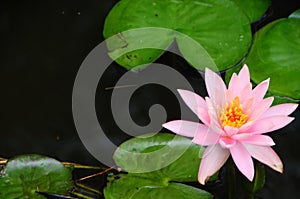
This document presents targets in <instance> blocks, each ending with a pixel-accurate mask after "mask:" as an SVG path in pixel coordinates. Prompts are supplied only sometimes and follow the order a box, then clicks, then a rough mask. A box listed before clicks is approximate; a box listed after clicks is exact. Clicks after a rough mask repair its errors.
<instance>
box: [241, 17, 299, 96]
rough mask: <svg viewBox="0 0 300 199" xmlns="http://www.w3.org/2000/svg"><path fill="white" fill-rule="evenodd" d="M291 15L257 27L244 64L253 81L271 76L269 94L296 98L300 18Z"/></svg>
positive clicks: (259, 80)
mask: <svg viewBox="0 0 300 199" xmlns="http://www.w3.org/2000/svg"><path fill="white" fill-rule="evenodd" d="M293 16H297V15H296V14H295V15H291V17H290V18H284V19H279V20H276V21H274V22H272V23H270V24H268V25H267V26H265V27H264V28H262V29H261V30H259V31H258V32H257V33H256V34H255V36H254V42H253V46H252V48H251V51H250V53H249V56H248V58H247V59H246V63H247V64H248V66H249V69H250V72H251V79H252V80H253V81H254V83H256V84H257V83H259V82H261V81H262V80H264V79H267V78H268V77H270V78H271V81H270V87H269V91H270V92H271V93H272V94H274V95H278V96H283V97H289V98H292V99H296V100H299V99H300V87H299V85H300V78H299V74H300V67H299V63H300V56H299V55H300V18H297V17H293Z"/></svg>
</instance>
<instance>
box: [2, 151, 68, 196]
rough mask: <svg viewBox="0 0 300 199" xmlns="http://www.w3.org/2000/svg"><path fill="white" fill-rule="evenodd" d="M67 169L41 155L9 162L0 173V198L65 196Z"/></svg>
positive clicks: (21, 157)
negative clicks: (45, 194) (50, 194)
mask: <svg viewBox="0 0 300 199" xmlns="http://www.w3.org/2000/svg"><path fill="white" fill-rule="evenodd" d="M71 179H72V174H71V170H70V169H68V168H66V167H65V166H64V165H62V164H61V163H60V162H59V161H57V160H55V159H52V158H49V157H45V156H41V155H22V156H18V157H15V158H12V159H10V160H9V161H8V162H7V164H6V166H5V168H4V169H3V170H2V171H1V174H0V198H6V199H13V198H32V199H43V198H45V197H44V196H42V195H40V194H38V193H36V191H40V192H47V193H53V194H61V195H64V194H67V193H68V191H69V190H70V189H71V188H72V186H73V184H72V181H71Z"/></svg>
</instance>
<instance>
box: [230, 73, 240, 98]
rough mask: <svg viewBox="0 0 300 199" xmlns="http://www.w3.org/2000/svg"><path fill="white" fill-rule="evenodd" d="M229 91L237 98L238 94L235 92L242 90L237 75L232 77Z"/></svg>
mask: <svg viewBox="0 0 300 199" xmlns="http://www.w3.org/2000/svg"><path fill="white" fill-rule="evenodd" d="M228 90H230V91H231V93H232V95H233V96H234V97H235V96H236V93H235V91H239V90H240V84H239V77H238V76H237V74H236V73H233V74H232V76H231V79H230V81H229V85H228Z"/></svg>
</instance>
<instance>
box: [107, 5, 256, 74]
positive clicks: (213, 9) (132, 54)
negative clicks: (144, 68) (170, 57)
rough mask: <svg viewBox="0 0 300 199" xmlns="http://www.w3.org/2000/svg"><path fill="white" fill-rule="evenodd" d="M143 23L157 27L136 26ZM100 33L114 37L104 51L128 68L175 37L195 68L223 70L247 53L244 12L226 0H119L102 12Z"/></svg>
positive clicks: (150, 59) (147, 59)
mask: <svg viewBox="0 0 300 199" xmlns="http://www.w3.org/2000/svg"><path fill="white" fill-rule="evenodd" d="M145 27H151V28H155V27H156V28H158V30H157V32H154V33H153V32H145V31H144V29H142V31H141V30H140V28H145ZM132 29H133V30H132ZM162 29H165V30H164V31H162ZM127 30H131V31H130V33H127V34H125V33H124V31H127ZM140 31H141V32H140ZM103 35H104V37H105V38H106V39H107V38H109V37H112V36H113V37H112V38H111V39H110V41H107V47H108V50H109V51H110V52H109V55H110V56H111V57H112V58H113V59H114V60H115V61H116V62H117V63H119V64H120V65H122V66H123V67H125V68H127V69H133V68H134V69H137V68H138V67H139V66H141V65H145V64H149V63H152V62H153V61H155V60H156V59H158V58H159V57H160V55H161V54H162V53H163V52H164V51H165V50H166V49H167V48H168V47H169V46H170V45H171V43H172V42H173V41H175V40H176V41H177V43H178V46H179V50H180V52H181V53H182V55H183V56H184V57H185V58H186V60H187V61H188V62H189V63H190V64H191V65H192V66H193V67H195V68H196V69H198V70H203V69H204V68H205V67H209V68H211V69H213V70H225V69H227V68H229V67H231V66H233V65H235V64H236V63H237V62H238V61H239V60H241V59H242V58H243V57H244V56H245V55H246V53H247V52H248V49H249V47H250V44H251V39H252V35H251V28H250V21H249V19H248V17H247V16H246V15H245V13H244V12H243V11H242V10H241V9H240V8H239V7H238V6H237V4H236V3H234V2H232V1H231V0H205V1H203V0H201V1H200V0H185V1H183V0H150V1H149V0H122V1H120V2H118V3H117V4H116V5H115V6H114V7H113V9H112V10H111V11H110V13H109V15H108V16H107V18H106V21H105V25H104V31H103ZM183 35H184V36H183ZM187 37H190V39H187ZM190 41H194V42H193V43H196V44H198V45H194V44H190V43H189V42H190ZM189 46H192V48H190V47H189Z"/></svg>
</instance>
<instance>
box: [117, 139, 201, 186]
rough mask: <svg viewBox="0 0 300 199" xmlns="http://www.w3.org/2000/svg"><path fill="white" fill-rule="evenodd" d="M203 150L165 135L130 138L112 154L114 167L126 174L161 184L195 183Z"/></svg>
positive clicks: (188, 140) (186, 141) (190, 143)
mask: <svg viewBox="0 0 300 199" xmlns="http://www.w3.org/2000/svg"><path fill="white" fill-rule="evenodd" d="M203 152H204V148H203V147H201V146H199V145H195V144H193V143H192V142H191V140H190V139H188V138H185V137H182V136H177V135H173V134H168V133H158V134H147V135H145V136H141V137H136V138H132V139H130V140H128V141H126V142H124V143H123V144H121V146H120V147H119V148H118V149H117V150H116V152H115V154H114V160H115V162H116V164H117V166H119V167H121V168H123V169H124V170H126V171H128V172H130V173H140V175H141V176H146V177H149V176H150V177H151V178H153V177H155V178H157V179H161V180H173V181H197V180H198V177H197V175H198V169H199V165H200V159H201V157H202V154H203Z"/></svg>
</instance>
